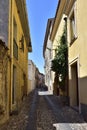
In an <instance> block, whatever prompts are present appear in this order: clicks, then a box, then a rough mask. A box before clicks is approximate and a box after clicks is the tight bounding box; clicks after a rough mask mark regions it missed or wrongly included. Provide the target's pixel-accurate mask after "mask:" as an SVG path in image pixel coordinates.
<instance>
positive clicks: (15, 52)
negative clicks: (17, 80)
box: [13, 19, 18, 60]
mask: <svg viewBox="0 0 87 130" xmlns="http://www.w3.org/2000/svg"><path fill="white" fill-rule="evenodd" d="M13 55H14V57H15V58H16V59H17V60H18V45H17V24H16V21H15V19H14V21H13Z"/></svg>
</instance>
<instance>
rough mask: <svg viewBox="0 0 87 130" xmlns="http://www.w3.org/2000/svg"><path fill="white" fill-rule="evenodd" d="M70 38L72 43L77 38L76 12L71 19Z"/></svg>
mask: <svg viewBox="0 0 87 130" xmlns="http://www.w3.org/2000/svg"><path fill="white" fill-rule="evenodd" d="M70 37H71V41H72V40H73V39H74V38H75V16H74V11H73V13H72V15H71V17H70Z"/></svg>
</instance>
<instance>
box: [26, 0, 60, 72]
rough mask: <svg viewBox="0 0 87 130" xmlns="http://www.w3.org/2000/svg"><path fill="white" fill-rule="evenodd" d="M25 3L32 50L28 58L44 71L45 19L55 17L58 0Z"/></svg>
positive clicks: (38, 0)
mask: <svg viewBox="0 0 87 130" xmlns="http://www.w3.org/2000/svg"><path fill="white" fill-rule="evenodd" d="M26 5H27V11H28V21H29V27H30V36H31V44H32V50H33V51H32V53H29V55H28V59H31V60H32V61H33V62H34V64H35V65H36V66H37V67H38V69H39V71H40V72H41V73H44V58H43V43H44V37H45V32H46V26H47V20H48V19H49V18H54V17H55V13H56V9H57V5H58V0H26Z"/></svg>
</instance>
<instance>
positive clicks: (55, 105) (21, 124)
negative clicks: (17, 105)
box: [0, 90, 87, 130]
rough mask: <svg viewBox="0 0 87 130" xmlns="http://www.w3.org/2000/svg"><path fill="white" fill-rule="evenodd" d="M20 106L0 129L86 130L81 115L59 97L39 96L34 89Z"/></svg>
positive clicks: (86, 126)
mask: <svg viewBox="0 0 87 130" xmlns="http://www.w3.org/2000/svg"><path fill="white" fill-rule="evenodd" d="M22 106H23V107H22V109H21V111H20V113H19V114H18V115H15V116H11V117H10V119H9V121H8V122H6V123H5V124H3V125H2V126H0V130H56V129H57V130H87V124H86V123H85V122H84V120H83V118H82V116H81V115H79V114H78V112H76V111H74V110H73V109H71V108H70V107H68V106H65V105H63V104H62V103H61V102H60V99H59V97H56V96H46V95H45V96H39V95H38V93H37V90H35V91H33V92H31V93H30V94H29V95H28V97H26V99H25V100H24V102H23V104H22ZM56 123H58V124H56ZM53 124H54V126H55V127H56V128H55V127H53Z"/></svg>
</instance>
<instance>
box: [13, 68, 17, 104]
mask: <svg viewBox="0 0 87 130" xmlns="http://www.w3.org/2000/svg"><path fill="white" fill-rule="evenodd" d="M15 103H16V67H15V66H13V86H12V104H15Z"/></svg>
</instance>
